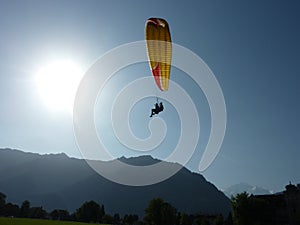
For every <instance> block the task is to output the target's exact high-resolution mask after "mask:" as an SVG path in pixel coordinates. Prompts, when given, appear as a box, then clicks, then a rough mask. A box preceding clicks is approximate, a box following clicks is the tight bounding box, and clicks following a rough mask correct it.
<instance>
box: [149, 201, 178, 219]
mask: <svg viewBox="0 0 300 225" xmlns="http://www.w3.org/2000/svg"><path fill="white" fill-rule="evenodd" d="M176 219H177V210H176V209H175V208H174V207H173V206H172V205H170V204H169V203H167V202H164V201H163V200H162V199H161V198H154V199H152V200H151V201H150V202H149V205H148V208H146V209H145V217H144V221H145V223H146V224H149V225H174V224H175V223H176Z"/></svg>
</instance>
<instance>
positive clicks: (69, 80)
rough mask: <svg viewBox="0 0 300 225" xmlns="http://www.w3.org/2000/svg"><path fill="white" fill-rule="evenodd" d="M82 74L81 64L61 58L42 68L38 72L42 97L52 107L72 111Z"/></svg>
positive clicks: (37, 76)
mask: <svg viewBox="0 0 300 225" xmlns="http://www.w3.org/2000/svg"><path fill="white" fill-rule="evenodd" d="M82 76H83V73H82V71H81V69H80V68H79V66H77V65H76V64H74V63H73V62H71V61H69V60H61V61H56V62H51V63H49V64H47V65H45V66H43V67H42V68H40V70H39V71H38V73H37V74H36V84H37V87H38V90H39V93H40V95H41V97H42V99H43V100H44V102H45V104H46V105H47V106H48V107H49V108H50V109H52V110H60V111H61V110H62V111H68V112H72V109H73V102H74V98H75V94H76V90H77V87H78V85H79V82H80V80H81V78H82Z"/></svg>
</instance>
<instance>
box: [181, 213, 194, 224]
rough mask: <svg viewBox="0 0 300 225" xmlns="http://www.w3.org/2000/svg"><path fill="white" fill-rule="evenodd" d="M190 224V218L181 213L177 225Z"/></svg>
mask: <svg viewBox="0 0 300 225" xmlns="http://www.w3.org/2000/svg"><path fill="white" fill-rule="evenodd" d="M191 224H192V221H191V218H190V216H189V215H188V214H186V213H181V214H180V219H179V225H191Z"/></svg>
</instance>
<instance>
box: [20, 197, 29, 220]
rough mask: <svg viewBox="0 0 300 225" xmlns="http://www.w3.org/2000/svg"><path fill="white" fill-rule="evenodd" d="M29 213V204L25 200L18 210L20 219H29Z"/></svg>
mask: <svg viewBox="0 0 300 225" xmlns="http://www.w3.org/2000/svg"><path fill="white" fill-rule="evenodd" d="M29 212H30V202H29V201H27V200H25V201H24V202H23V203H22V205H21V208H20V217H22V218H27V217H29Z"/></svg>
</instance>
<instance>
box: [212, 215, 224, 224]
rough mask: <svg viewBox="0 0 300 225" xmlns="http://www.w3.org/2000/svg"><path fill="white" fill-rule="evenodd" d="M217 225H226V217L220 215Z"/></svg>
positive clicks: (216, 221)
mask: <svg viewBox="0 0 300 225" xmlns="http://www.w3.org/2000/svg"><path fill="white" fill-rule="evenodd" d="M214 224H215V225H223V224H224V217H223V216H222V214H220V215H218V216H217V217H216V219H215V223H214Z"/></svg>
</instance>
